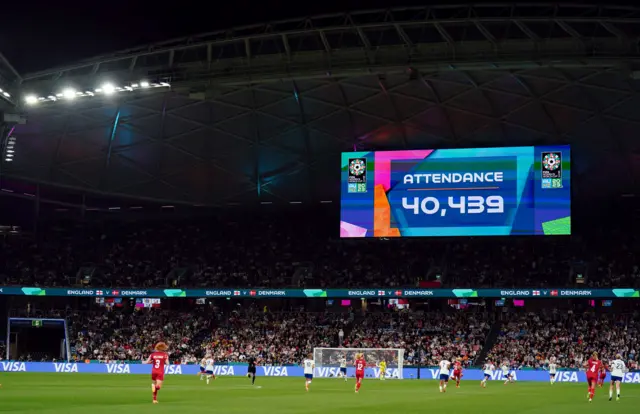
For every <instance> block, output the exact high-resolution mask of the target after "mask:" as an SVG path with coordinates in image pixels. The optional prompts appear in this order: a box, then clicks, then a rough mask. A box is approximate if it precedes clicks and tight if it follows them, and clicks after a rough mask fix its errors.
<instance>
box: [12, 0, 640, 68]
mask: <svg viewBox="0 0 640 414" xmlns="http://www.w3.org/2000/svg"><path fill="white" fill-rule="evenodd" d="M482 2H483V1H482V0H480V1H475V2H474V3H476V4H477V3H482ZM529 2H530V3H531V1H529ZM568 2H571V1H565V2H564V3H568ZM429 3H431V4H443V3H444V4H447V3H450V1H448V0H440V1H434V0H422V1H420V0H400V1H398V0H396V1H394V0H366V1H362V0H360V1H358V0H311V1H310V0H302V1H300V0H298V1H297V2H295V1H292V0H289V1H288V2H286V3H285V2H278V1H275V0H271V1H256V0H253V1H251V0H227V1H224V0H222V1H193V0H184V1H171V2H161V1H156V2H152V1H149V0H128V1H125V0H109V1H103V2H96V1H88V2H79V1H76V2H73V1H68V0H63V1H53V2H52V1H45V0H37V1H34V0H12V1H7V2H4V3H3V5H2V8H1V9H0V10H1V12H2V14H1V15H0V19H1V20H0V21H1V25H0V52H2V53H3V54H4V55H5V56H6V57H7V58H8V59H9V61H10V62H11V63H12V64H13V65H14V66H15V67H16V68H17V69H18V71H19V72H21V73H25V72H31V71H37V70H42V69H48V68H52V67H56V66H60V65H66V64H70V63H73V62H74V61H77V60H80V59H86V58H91V57H93V56H97V55H101V54H106V53H111V52H115V51H118V50H120V49H126V48H130V47H135V46H140V45H145V44H149V43H153V42H158V41H163V40H168V39H171V38H174V37H181V36H188V35H194V34H198V33H203V32H209V31H214V30H220V29H227V28H230V27H233V26H238V25H245V24H254V23H264V22H266V21H269V20H280V19H287V18H294V17H301V16H310V15H315V14H323V13H333V12H343V11H348V10H362V9H376V8H388V7H399V6H401V5H402V6H418V5H428V4H429ZM456 3H458V2H456ZM459 3H465V2H464V1H459ZM492 3H495V1H493V2H492ZM545 3H546V2H545ZM613 3H615V4H627V5H634V4H636V3H637V0H615V1H614V2H613ZM281 4H287V6H286V7H279V5H281ZM276 5H278V6H276Z"/></svg>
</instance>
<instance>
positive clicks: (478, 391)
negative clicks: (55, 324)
mask: <svg viewBox="0 0 640 414" xmlns="http://www.w3.org/2000/svg"><path fill="white" fill-rule="evenodd" d="M165 379H166V381H165V386H164V388H163V389H162V391H160V394H159V400H160V404H158V405H152V404H151V390H150V379H149V378H148V377H147V376H142V375H126V376H118V375H103V374H97V375H91V374H35V373H0V383H2V388H1V389H0V412H20V413H69V414H76V413H77V414H79V413H82V414H100V413H109V414H114V413H118V414H120V413H121V414H125V413H127V414H128V413H132V414H144V413H174V414H175V413H178V414H186V413H193V412H211V413H225V414H226V413H245V414H246V413H248V414H260V413H269V414H293V413H305V414H313V413H322V414H325V413H349V414H358V413H367V414H377V413H397V414H404V413H421V414H423V413H425V412H437V413H456V414H466V413H473V414H483V413H498V412H507V413H509V414H533V413H541V414H542V413H544V414H547V413H549V412H554V413H562V414H574V413H575V414H588V413H598V414H601V413H612V412H620V413H625V412H633V411H635V410H637V407H638V403H640V386H638V385H624V384H623V389H622V391H623V394H622V397H623V398H622V400H621V401H620V402H615V401H614V402H609V401H608V388H607V389H604V388H603V389H598V391H597V393H596V398H595V400H594V402H593V403H591V404H589V403H588V402H587V398H586V385H585V384H570V383H558V384H555V385H554V386H551V385H549V384H548V383H530V382H529V383H526V382H519V383H515V384H511V385H508V386H503V385H502V382H500V381H494V382H490V383H489V385H488V388H486V389H482V388H480V386H479V382H478V381H466V382H465V381H463V383H462V387H461V388H460V389H456V388H455V387H449V391H448V392H447V393H446V394H440V393H439V392H438V384H437V382H435V381H417V380H404V381H384V382H383V381H379V380H374V379H367V380H365V382H364V384H363V386H362V390H361V391H360V394H355V393H354V392H353V386H354V380H353V379H350V380H349V381H348V382H347V383H345V382H344V381H342V380H338V379H316V380H314V382H313V384H312V389H311V392H309V393H306V392H305V390H304V382H303V381H304V380H303V379H302V378H273V377H271V378H265V377H259V378H258V379H257V381H256V387H251V384H250V381H249V380H248V379H246V378H238V377H236V378H230V377H219V378H218V379H217V380H216V381H213V382H212V383H211V384H210V385H206V383H205V382H204V381H200V380H199V379H198V377H197V376H195V375H194V376H167V377H165Z"/></svg>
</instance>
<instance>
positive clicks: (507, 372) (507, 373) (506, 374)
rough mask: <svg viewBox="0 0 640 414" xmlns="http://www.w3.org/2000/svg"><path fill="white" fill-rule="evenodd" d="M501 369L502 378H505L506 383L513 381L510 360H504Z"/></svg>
mask: <svg viewBox="0 0 640 414" xmlns="http://www.w3.org/2000/svg"><path fill="white" fill-rule="evenodd" d="M500 369H502V378H504V385H507V384H508V383H510V382H513V375H512V374H511V369H510V368H509V362H508V361H504V362H503V363H502V367H501V368H500Z"/></svg>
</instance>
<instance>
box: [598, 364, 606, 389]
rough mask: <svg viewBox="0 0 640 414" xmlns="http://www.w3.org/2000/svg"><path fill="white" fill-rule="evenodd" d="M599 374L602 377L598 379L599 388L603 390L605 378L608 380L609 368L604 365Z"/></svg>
mask: <svg viewBox="0 0 640 414" xmlns="http://www.w3.org/2000/svg"><path fill="white" fill-rule="evenodd" d="M599 374H600V377H599V378H598V387H600V388H602V386H603V385H604V380H605V378H607V367H605V366H604V365H602V368H600V372H599Z"/></svg>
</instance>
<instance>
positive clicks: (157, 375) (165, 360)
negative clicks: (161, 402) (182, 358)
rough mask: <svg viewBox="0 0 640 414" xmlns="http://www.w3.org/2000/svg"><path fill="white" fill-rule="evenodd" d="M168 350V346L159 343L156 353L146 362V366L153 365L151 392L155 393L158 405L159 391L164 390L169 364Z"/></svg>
mask: <svg viewBox="0 0 640 414" xmlns="http://www.w3.org/2000/svg"><path fill="white" fill-rule="evenodd" d="M167 349H169V347H168V346H167V344H165V343H164V342H158V343H157V344H156V347H155V352H153V353H152V354H151V355H149V359H147V360H146V361H145V364H152V366H151V392H152V393H153V403H154V404H158V391H160V388H162V381H164V366H165V365H168V364H169V354H167Z"/></svg>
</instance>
